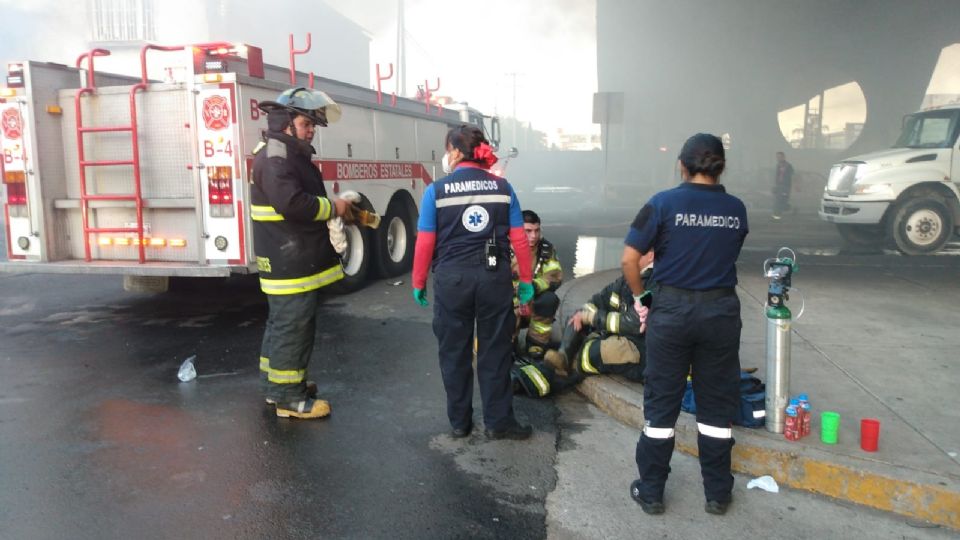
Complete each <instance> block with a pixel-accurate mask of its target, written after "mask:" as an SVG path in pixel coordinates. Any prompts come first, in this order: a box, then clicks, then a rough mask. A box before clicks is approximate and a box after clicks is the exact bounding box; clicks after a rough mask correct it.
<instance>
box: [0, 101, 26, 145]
mask: <svg viewBox="0 0 960 540" xmlns="http://www.w3.org/2000/svg"><path fill="white" fill-rule="evenodd" d="M0 122H3V124H2V126H3V136H4V137H6V138H8V139H19V138H20V136H21V135H22V134H23V119H22V118H20V111H18V110H17V109H14V108H12V107H11V108H9V109H4V111H3V118H2V120H0Z"/></svg>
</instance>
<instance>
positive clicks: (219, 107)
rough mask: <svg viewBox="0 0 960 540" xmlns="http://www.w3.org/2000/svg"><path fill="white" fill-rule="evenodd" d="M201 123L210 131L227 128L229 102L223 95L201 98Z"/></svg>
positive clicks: (228, 122)
mask: <svg viewBox="0 0 960 540" xmlns="http://www.w3.org/2000/svg"><path fill="white" fill-rule="evenodd" d="M202 114H203V124H204V125H205V126H207V129H209V130H210V131H220V130H222V129H227V126H229V125H230V102H229V101H227V100H226V98H224V97H223V96H210V97H206V98H203V111H202Z"/></svg>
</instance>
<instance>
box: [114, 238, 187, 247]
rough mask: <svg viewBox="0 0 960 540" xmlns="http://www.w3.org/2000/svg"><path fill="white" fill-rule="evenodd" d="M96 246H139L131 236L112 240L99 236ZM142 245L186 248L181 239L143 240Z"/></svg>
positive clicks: (138, 242) (138, 241)
mask: <svg viewBox="0 0 960 540" xmlns="http://www.w3.org/2000/svg"><path fill="white" fill-rule="evenodd" d="M97 244H99V245H100V247H110V246H116V247H129V246H134V247H136V246H139V245H140V238H137V237H132V236H114V237H112V238H111V237H109V236H101V237H100V238H99V239H97ZM143 245H144V246H146V247H152V248H162V247H176V248H182V247H186V246H187V241H186V240H184V239H183V238H170V239H167V238H144V239H143Z"/></svg>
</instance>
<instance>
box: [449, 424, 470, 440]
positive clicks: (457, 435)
mask: <svg viewBox="0 0 960 540" xmlns="http://www.w3.org/2000/svg"><path fill="white" fill-rule="evenodd" d="M471 431H473V424H469V425H467V427H465V428H453V431H451V432H450V436H451V437H453V438H454V439H462V438H464V437H467V436H469V435H470V432H471Z"/></svg>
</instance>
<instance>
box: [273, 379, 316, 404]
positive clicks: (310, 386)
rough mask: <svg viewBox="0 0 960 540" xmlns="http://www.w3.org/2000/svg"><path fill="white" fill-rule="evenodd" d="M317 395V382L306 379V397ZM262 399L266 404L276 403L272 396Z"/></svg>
mask: <svg viewBox="0 0 960 540" xmlns="http://www.w3.org/2000/svg"><path fill="white" fill-rule="evenodd" d="M316 397H317V383H315V382H313V381H307V398H310V399H313V398H316ZM264 401H266V402H267V405H276V404H277V400H275V399H273V398H272V397H268V398H264Z"/></svg>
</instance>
